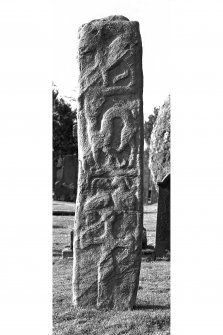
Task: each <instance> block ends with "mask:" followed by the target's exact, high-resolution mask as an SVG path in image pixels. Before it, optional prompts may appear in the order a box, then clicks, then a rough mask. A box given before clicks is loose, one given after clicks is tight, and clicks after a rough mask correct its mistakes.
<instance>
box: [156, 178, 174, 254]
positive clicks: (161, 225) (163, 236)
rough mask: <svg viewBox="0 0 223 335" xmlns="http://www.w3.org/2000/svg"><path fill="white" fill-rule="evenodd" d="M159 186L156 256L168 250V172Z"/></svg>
mask: <svg viewBox="0 0 223 335" xmlns="http://www.w3.org/2000/svg"><path fill="white" fill-rule="evenodd" d="M157 184H158V186H159V198H158V210H157V226H156V248H155V253H156V257H163V256H165V255H166V254H167V252H169V251H170V174H168V175H167V176H166V177H164V179H163V180H162V182H158V183H157Z"/></svg>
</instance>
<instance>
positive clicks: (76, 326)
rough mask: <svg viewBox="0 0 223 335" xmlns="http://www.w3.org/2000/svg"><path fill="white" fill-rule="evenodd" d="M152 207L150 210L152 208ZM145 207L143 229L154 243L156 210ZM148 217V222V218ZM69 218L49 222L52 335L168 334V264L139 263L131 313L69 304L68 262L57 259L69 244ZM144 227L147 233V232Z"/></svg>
mask: <svg viewBox="0 0 223 335" xmlns="http://www.w3.org/2000/svg"><path fill="white" fill-rule="evenodd" d="M152 206H153V207H152ZM152 206H151V208H149V207H150V206H146V210H145V214H144V216H145V220H144V226H145V227H146V229H147V238H148V236H149V238H151V239H150V240H148V243H151V244H153V243H154V237H155V235H154V231H153V230H154V220H155V218H156V207H154V205H152ZM148 215H151V220H150V219H149V218H148ZM72 227H73V217H70V216H54V219H53V328H54V329H53V334H54V335H82V334H86V335H88V334H89V335H123V334H128V335H133V334H136V335H137V334H139V335H146V334H154V335H167V334H170V331H169V328H170V262H168V261H166V260H164V259H163V260H159V261H156V262H150V261H148V260H147V259H143V260H142V265H141V272H140V283H139V290H138V295H137V301H136V306H135V308H134V310H132V311H124V312H120V311H107V312H106V311H101V310H100V311H98V310H93V309H88V310H86V309H83V310H80V309H79V310H78V309H75V308H74V307H73V304H72V292H71V281H72V265H73V260H72V259H61V250H62V249H63V248H64V247H65V246H66V245H68V244H69V231H70V229H71V228H72ZM148 228H150V229H151V230H150V231H148Z"/></svg>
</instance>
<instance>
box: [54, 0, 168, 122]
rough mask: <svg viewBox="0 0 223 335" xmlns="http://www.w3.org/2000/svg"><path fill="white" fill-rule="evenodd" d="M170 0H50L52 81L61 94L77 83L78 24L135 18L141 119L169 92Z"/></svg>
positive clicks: (68, 91)
mask: <svg viewBox="0 0 223 335" xmlns="http://www.w3.org/2000/svg"><path fill="white" fill-rule="evenodd" d="M170 2H171V1H170V0H165V1H160V0H156V1H154V0H152V1H151V0H138V1H136V0H128V1H126V0H121V1H120V0H113V1H103V0H94V1H86V0H85V1H74V0H63V1H61V0H54V2H53V34H52V35H53V52H52V57H53V78H52V79H53V82H54V83H55V84H56V85H57V86H58V88H59V91H60V94H61V95H62V96H63V95H65V96H73V95H74V89H75V87H77V85H78V64H77V59H76V55H77V48H78V38H77V32H78V27H79V26H81V25H82V24H83V23H87V22H89V21H91V20H94V19H99V18H102V17H106V16H109V15H124V16H126V17H127V18H128V19H129V20H131V21H138V22H139V24H140V32H141V37H142V46H143V75H144V94H143V100H144V118H145V119H147V117H148V115H150V114H152V113H153V109H154V107H155V106H160V105H162V104H163V102H164V100H165V99H166V98H167V96H168V95H169V94H171V87H170V62H169V60H170Z"/></svg>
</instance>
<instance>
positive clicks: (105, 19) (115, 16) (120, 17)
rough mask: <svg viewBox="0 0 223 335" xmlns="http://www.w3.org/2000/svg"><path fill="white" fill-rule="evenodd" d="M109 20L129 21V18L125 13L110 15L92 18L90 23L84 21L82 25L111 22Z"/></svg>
mask: <svg viewBox="0 0 223 335" xmlns="http://www.w3.org/2000/svg"><path fill="white" fill-rule="evenodd" d="M109 21H129V19H128V18H127V17H125V16H123V15H110V16H106V17H103V18H101V19H96V20H92V21H90V22H88V23H84V24H83V25H82V26H81V27H83V26H85V24H91V23H96V22H109Z"/></svg>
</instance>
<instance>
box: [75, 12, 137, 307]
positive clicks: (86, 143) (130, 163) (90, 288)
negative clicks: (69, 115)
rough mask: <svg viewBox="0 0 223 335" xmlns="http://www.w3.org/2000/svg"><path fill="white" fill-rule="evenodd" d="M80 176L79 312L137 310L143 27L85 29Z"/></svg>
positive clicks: (107, 22)
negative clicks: (141, 32) (100, 309)
mask: <svg viewBox="0 0 223 335" xmlns="http://www.w3.org/2000/svg"><path fill="white" fill-rule="evenodd" d="M78 58H79V68H80V77H79V99H78V113H77V118H78V155H79V176H78V192H77V201H76V213H75V226H74V231H75V233H74V248H73V256H74V265H73V270H74V271H73V300H74V304H75V306H79V307H97V308H116V309H129V308H132V307H133V305H134V304H135V300H136V294H137V289H138V282H139V272H140V264H141V245H142V227H143V223H142V220H143V187H142V173H143V110H142V90H143V75H142V46H141V38H140V33H139V24H138V22H135V21H129V20H128V19H127V18H125V17H123V16H110V17H107V18H104V19H100V20H94V21H91V22H89V23H87V24H84V25H82V26H81V27H80V29H79V53H78Z"/></svg>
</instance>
